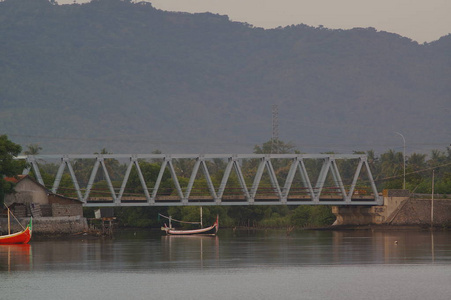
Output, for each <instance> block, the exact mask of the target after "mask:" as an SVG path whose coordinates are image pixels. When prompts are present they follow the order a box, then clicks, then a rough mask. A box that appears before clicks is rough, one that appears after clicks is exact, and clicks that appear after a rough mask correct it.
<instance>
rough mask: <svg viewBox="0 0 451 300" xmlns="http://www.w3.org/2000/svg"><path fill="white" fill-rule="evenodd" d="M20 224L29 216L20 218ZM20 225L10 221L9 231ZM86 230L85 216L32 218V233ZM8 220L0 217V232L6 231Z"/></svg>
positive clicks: (15, 230) (13, 230) (49, 233)
mask: <svg viewBox="0 0 451 300" xmlns="http://www.w3.org/2000/svg"><path fill="white" fill-rule="evenodd" d="M20 221H21V224H22V225H23V226H24V227H25V226H26V225H27V224H28V222H29V221H30V219H29V218H24V219H21V220H20ZM21 230H22V227H20V225H19V224H17V222H16V221H11V231H12V232H18V231H21ZM87 230H88V223H87V221H86V218H83V217H80V216H76V217H43V218H33V234H47V235H52V234H75V233H80V232H83V231H87ZM7 231H8V222H7V219H6V218H1V219H0V232H2V234H5V233H7Z"/></svg>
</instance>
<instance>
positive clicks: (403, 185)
mask: <svg viewBox="0 0 451 300" xmlns="http://www.w3.org/2000/svg"><path fill="white" fill-rule="evenodd" d="M395 133H396V134H399V135H400V136H401V137H402V141H403V150H402V161H403V169H404V176H403V177H404V180H403V183H402V189H403V190H405V189H406V139H405V138H404V136H403V135H402V134H400V133H399V132H395Z"/></svg>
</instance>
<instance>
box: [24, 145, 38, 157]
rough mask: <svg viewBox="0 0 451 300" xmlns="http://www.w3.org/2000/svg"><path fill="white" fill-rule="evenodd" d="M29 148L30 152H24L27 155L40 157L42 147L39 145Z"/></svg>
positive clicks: (29, 146)
mask: <svg viewBox="0 0 451 300" xmlns="http://www.w3.org/2000/svg"><path fill="white" fill-rule="evenodd" d="M27 148H28V150H25V151H24V154H25V155H38V154H39V153H40V152H41V150H42V147H41V146H39V144H29V145H27Z"/></svg>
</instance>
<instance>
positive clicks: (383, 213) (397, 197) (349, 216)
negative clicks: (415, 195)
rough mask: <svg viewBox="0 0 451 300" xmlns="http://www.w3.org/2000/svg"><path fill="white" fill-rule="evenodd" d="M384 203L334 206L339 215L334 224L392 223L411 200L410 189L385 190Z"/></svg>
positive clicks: (333, 210) (334, 212)
mask: <svg viewBox="0 0 451 300" xmlns="http://www.w3.org/2000/svg"><path fill="white" fill-rule="evenodd" d="M383 195H384V205H380V206H333V207H332V213H333V214H334V215H335V216H336V217H337V220H336V221H335V223H334V225H370V224H390V223H391V221H392V220H393V218H394V217H396V215H397V213H398V212H399V210H400V209H401V208H402V206H403V205H404V203H406V201H407V200H409V197H410V192H409V191H408V190H384V193H383Z"/></svg>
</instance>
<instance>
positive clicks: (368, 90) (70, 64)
mask: <svg viewBox="0 0 451 300" xmlns="http://www.w3.org/2000/svg"><path fill="white" fill-rule="evenodd" d="M0 39H1V44H0V53H1V55H0V66H1V72H0V134H1V133H6V134H8V135H9V137H10V138H11V139H12V140H13V141H14V142H17V143H21V144H22V145H23V146H25V145H26V144H30V143H40V145H41V147H43V148H44V152H46V153H51V152H72V153H75V152H76V153H92V152H95V151H99V150H100V149H101V148H103V147H106V148H107V149H108V150H110V151H112V152H114V153H120V152H132V153H137V152H140V153H148V152H151V151H153V150H155V149H160V150H162V151H169V152H251V151H252V148H253V145H255V144H261V143H262V142H265V141H267V140H268V139H270V137H271V133H272V123H271V116H272V115H271V109H272V105H273V104H278V108H279V115H278V116H279V132H280V134H279V137H280V139H282V140H284V141H291V142H293V143H295V144H296V145H297V147H298V148H299V149H300V150H301V151H304V152H319V151H336V152H351V151H352V150H369V149H376V150H378V149H381V150H386V149H388V148H393V147H399V146H402V140H400V137H399V136H397V135H396V134H394V132H395V131H398V132H402V133H403V135H404V136H405V137H406V140H407V146H408V151H411V152H413V151H422V150H424V149H432V148H440V149H443V147H445V146H448V145H449V144H450V142H451V133H450V128H451V118H450V115H451V112H450V108H451V96H450V95H451V35H448V36H445V37H442V38H441V39H440V40H438V41H435V42H432V43H429V44H423V45H419V44H417V43H416V42H413V41H411V40H410V39H407V38H403V37H401V36H399V35H396V34H392V33H387V32H378V31H376V30H375V29H373V28H366V29H362V28H356V29H352V30H329V29H326V28H313V27H309V26H306V25H298V26H290V27H285V28H278V29H272V30H264V29H261V28H253V27H252V26H251V25H249V24H245V23H237V22H231V21H230V20H229V19H228V18H227V17H226V16H220V15H214V14H210V13H204V14H186V13H170V12H164V11H160V10H157V9H155V8H153V7H152V5H151V4H150V3H144V2H142V3H135V4H134V3H130V2H129V1H120V0H98V1H92V2H91V3H88V4H82V5H79V4H73V5H52V4H51V3H50V2H48V1H47V0H5V1H3V2H0ZM397 150H400V149H399V148H397Z"/></svg>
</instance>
